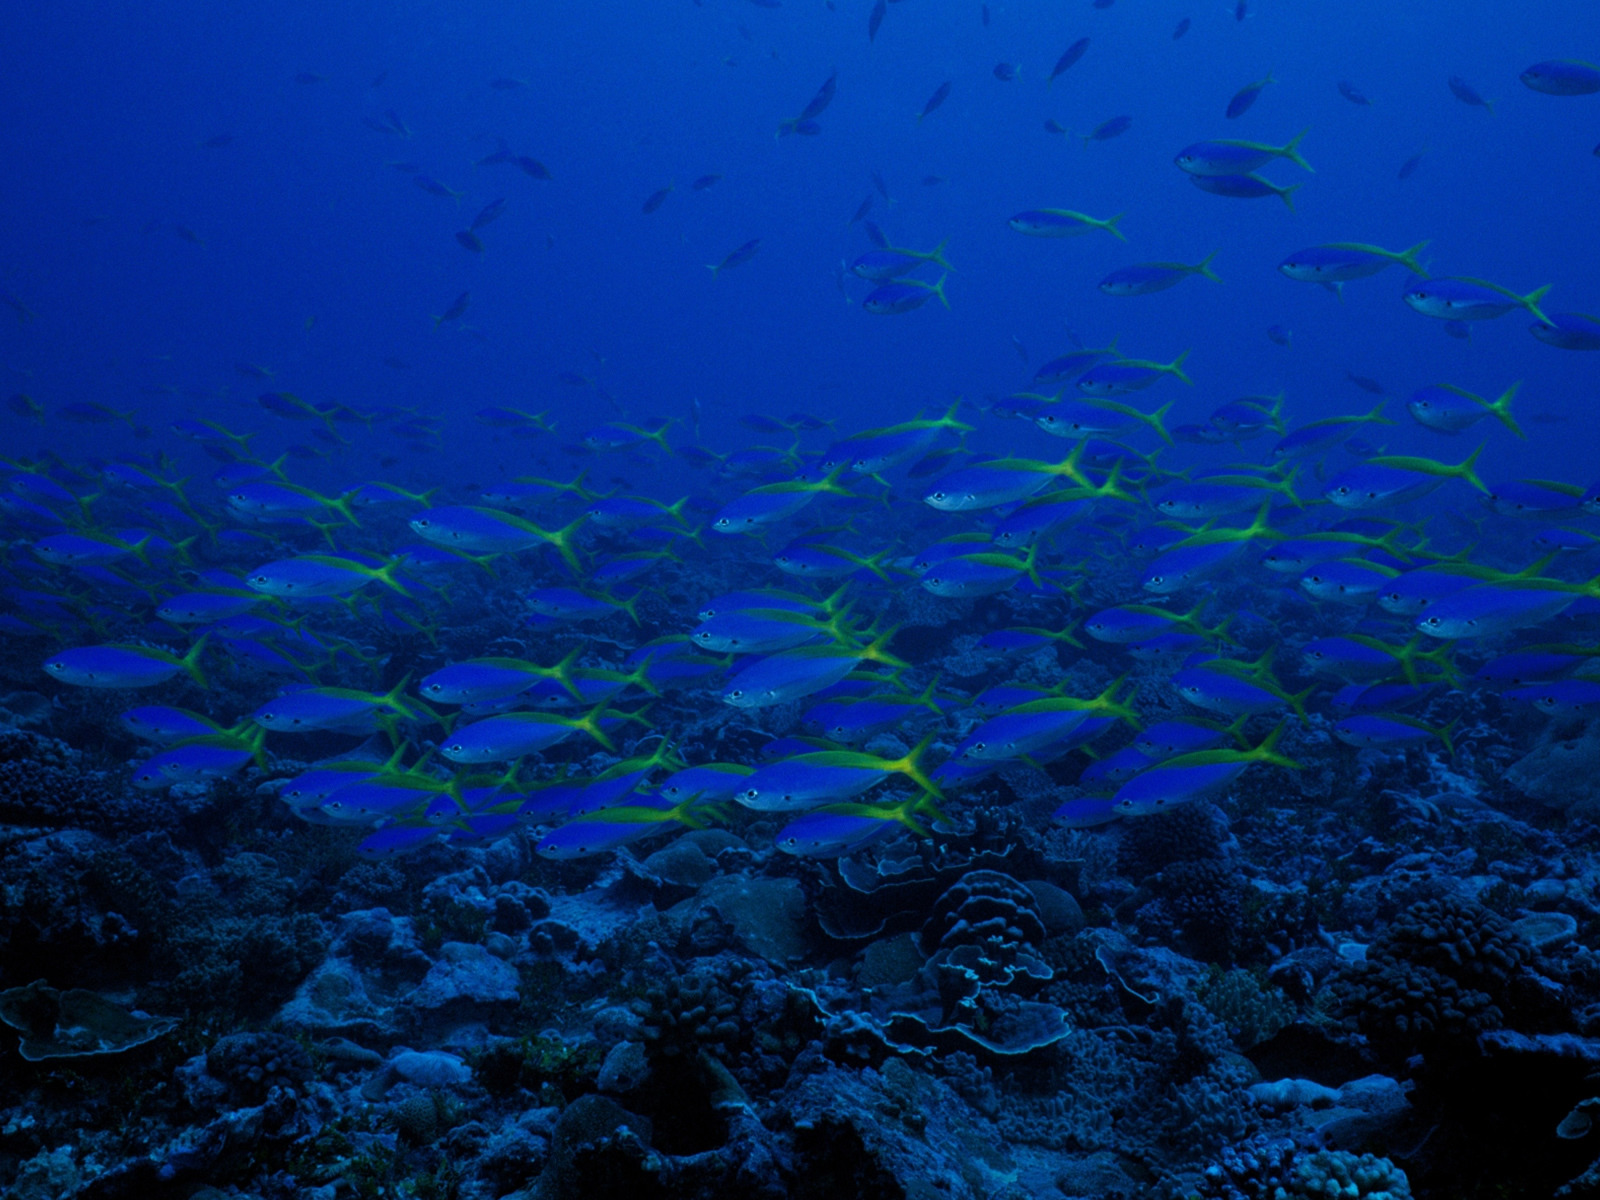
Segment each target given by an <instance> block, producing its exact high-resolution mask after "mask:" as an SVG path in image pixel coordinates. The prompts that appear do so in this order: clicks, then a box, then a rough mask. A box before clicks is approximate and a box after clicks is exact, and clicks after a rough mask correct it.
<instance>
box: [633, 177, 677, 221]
mask: <svg viewBox="0 0 1600 1200" xmlns="http://www.w3.org/2000/svg"><path fill="white" fill-rule="evenodd" d="M675 186H676V185H675V184H670V183H669V184H668V185H667V186H666V187H664V188H657V189H656V190H655V191H653V192H651V193H650V194H649V195H648V196H646V197H645V201H644V204H642V205H641V206H640V208H639V211H640V212H642V213H647V214H648V213H653V212H655V211H656V209H658V208H660V207H661V206H662V205H663V204H665V203H666V202H667V197H668V196H670V195H672V189H673V188H674V187H675Z"/></svg>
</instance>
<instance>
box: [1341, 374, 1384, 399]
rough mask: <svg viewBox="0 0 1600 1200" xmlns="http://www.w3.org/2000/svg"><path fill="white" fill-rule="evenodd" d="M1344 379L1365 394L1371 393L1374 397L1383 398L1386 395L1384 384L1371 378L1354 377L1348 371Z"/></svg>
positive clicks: (1364, 376)
mask: <svg viewBox="0 0 1600 1200" xmlns="http://www.w3.org/2000/svg"><path fill="white" fill-rule="evenodd" d="M1344 377H1345V378H1346V379H1348V380H1349V381H1350V382H1351V383H1353V384H1355V385H1356V386H1357V387H1358V388H1360V389H1361V390H1362V391H1363V392H1370V393H1372V395H1374V396H1382V395H1385V394H1386V393H1385V392H1384V390H1383V384H1381V383H1379V382H1378V381H1377V380H1376V379H1373V378H1371V377H1370V376H1367V375H1354V374H1352V373H1351V372H1349V371H1346V372H1345V373H1344Z"/></svg>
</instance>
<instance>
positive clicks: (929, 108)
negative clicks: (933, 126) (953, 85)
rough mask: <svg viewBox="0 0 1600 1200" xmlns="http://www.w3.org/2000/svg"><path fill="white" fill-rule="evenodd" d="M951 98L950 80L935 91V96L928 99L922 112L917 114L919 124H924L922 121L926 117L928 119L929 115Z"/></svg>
mask: <svg viewBox="0 0 1600 1200" xmlns="http://www.w3.org/2000/svg"><path fill="white" fill-rule="evenodd" d="M949 98H950V80H948V79H947V80H945V81H944V82H943V83H941V84H940V85H939V86H938V87H936V88H934V89H933V95H931V96H929V97H928V101H927V103H926V104H924V105H923V106H922V111H921V112H919V113H918V114H917V124H919V125H920V124H922V119H923V118H924V117H926V116H927V115H928V114H929V113H931V112H933V111H934V110H935V109H936V108H938V107H939V106H940V105H941V104H943V103H944V102H945V101H946V100H948V99H949Z"/></svg>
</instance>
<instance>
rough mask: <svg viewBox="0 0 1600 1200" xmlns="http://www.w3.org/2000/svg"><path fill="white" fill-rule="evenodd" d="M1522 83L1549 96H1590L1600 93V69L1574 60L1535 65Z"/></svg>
mask: <svg viewBox="0 0 1600 1200" xmlns="http://www.w3.org/2000/svg"><path fill="white" fill-rule="evenodd" d="M1521 79H1522V82H1523V83H1525V84H1526V85H1527V86H1528V87H1530V88H1532V89H1533V90H1534V91H1536V92H1543V93H1544V94H1545V95H1547V96H1589V95H1593V94H1594V93H1595V92H1600V67H1596V66H1595V65H1594V64H1593V63H1586V62H1576V61H1574V60H1572V59H1551V60H1549V61H1548V62H1538V63H1534V64H1533V66H1531V67H1529V68H1528V69H1527V70H1526V71H1524V72H1523V73H1522V76H1521Z"/></svg>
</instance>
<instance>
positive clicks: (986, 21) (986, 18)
mask: <svg viewBox="0 0 1600 1200" xmlns="http://www.w3.org/2000/svg"><path fill="white" fill-rule="evenodd" d="M980 7H981V8H982V9H983V27H984V28H985V29H987V28H989V6H988V5H987V4H984V5H981V6H980Z"/></svg>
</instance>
